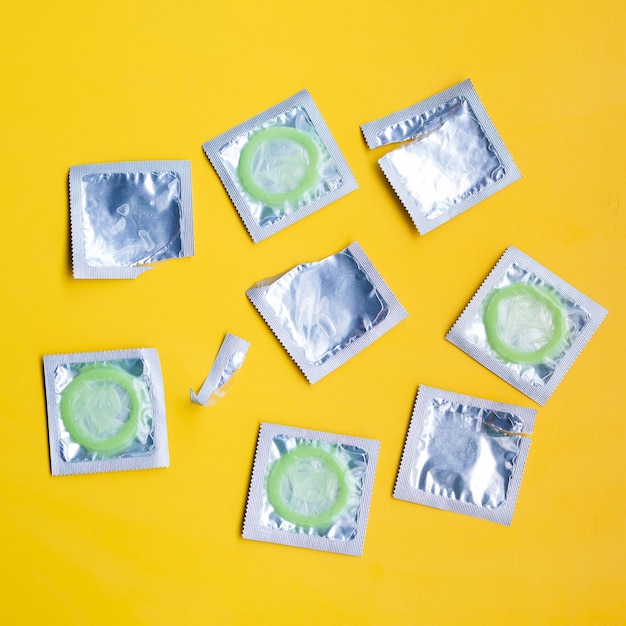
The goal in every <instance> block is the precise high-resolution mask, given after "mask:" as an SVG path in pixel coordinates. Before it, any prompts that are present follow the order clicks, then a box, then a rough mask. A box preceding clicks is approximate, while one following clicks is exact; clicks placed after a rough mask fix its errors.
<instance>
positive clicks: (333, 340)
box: [246, 242, 407, 383]
mask: <svg viewBox="0 0 626 626" xmlns="http://www.w3.org/2000/svg"><path fill="white" fill-rule="evenodd" d="M246 293H247V295H248V298H249V299H250V301H251V302H252V304H254V306H255V307H256V308H257V310H258V311H259V313H260V314H261V316H262V317H263V319H264V320H265V322H266V323H267V324H268V325H269V327H270V328H271V330H272V331H273V332H274V334H275V335H276V337H277V338H278V340H279V341H280V343H281V344H282V345H283V346H284V348H285V349H286V350H287V352H288V353H289V355H290V356H291V358H292V359H293V360H294V362H295V363H296V365H297V366H298V367H299V368H300V370H301V371H302V373H303V374H304V375H305V377H306V378H307V380H308V381H309V382H310V383H315V382H317V381H318V380H320V379H321V378H323V377H324V376H326V375H327V374H329V373H330V372H332V371H333V370H335V369H336V368H338V367H339V366H340V365H342V364H343V363H345V362H346V361H347V360H348V359H350V358H352V357H353V356H355V355H356V354H357V353H358V352H360V351H361V350H363V349H364V348H366V347H367V346H368V345H370V344H371V343H372V342H373V341H375V340H376V339H378V338H380V337H381V336H382V335H383V334H384V333H386V332H387V331H388V330H390V329H391V328H393V327H394V326H395V325H396V324H398V323H399V322H400V321H402V320H403V319H404V318H405V317H406V316H407V312H406V311H405V310H404V308H403V307H402V305H401V304H400V302H399V301H398V299H397V298H396V297H395V296H394V294H393V293H392V291H391V289H390V288H389V287H388V286H387V284H386V283H385V281H384V280H383V278H382V277H381V276H380V274H379V273H378V272H377V271H376V269H375V268H374V266H373V264H372V263H371V261H370V260H369V259H368V257H367V256H366V254H365V252H364V251H363V249H362V248H361V247H360V246H359V244H358V243H356V242H354V243H352V244H350V245H349V246H348V247H347V248H345V249H344V250H341V251H340V252H338V253H336V254H333V255H331V256H329V257H326V258H324V259H321V260H319V261H313V262H309V263H302V264H300V265H297V266H296V267H294V268H292V269H291V270H289V271H287V272H285V273H284V274H281V275H279V276H274V277H272V278H268V279H265V280H261V281H259V282H258V283H257V284H255V285H254V286H253V287H251V288H250V289H248V291H247V292H246Z"/></svg>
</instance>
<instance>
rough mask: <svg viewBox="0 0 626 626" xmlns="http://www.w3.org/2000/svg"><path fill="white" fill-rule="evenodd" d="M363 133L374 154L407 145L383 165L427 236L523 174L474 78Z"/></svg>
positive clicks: (385, 158)
mask: <svg viewBox="0 0 626 626" xmlns="http://www.w3.org/2000/svg"><path fill="white" fill-rule="evenodd" d="M361 130H362V132H363V136H364V138H365V142H366V143H367V145H368V147H369V148H371V149H374V148H377V147H379V146H386V145H388V144H390V143H397V142H407V143H405V144H404V145H403V146H401V147H400V148H396V149H395V150H392V151H390V152H388V153H387V154H385V155H384V156H383V157H382V158H380V159H379V161H378V163H379V165H380V167H381V169H382V170H383V172H384V174H385V176H386V177H387V179H388V181H389V183H390V184H391V186H392V188H393V190H394V191H395V192H396V195H397V196H398V198H399V199H400V201H401V202H402V204H403V205H404V207H405V208H406V210H407V211H408V213H409V215H410V216H411V219H412V220H413V223H414V224H415V226H416V227H417V230H418V231H419V232H420V234H422V235H424V234H425V233H427V232H429V231H431V230H433V229H434V228H436V227H437V226H440V225H441V224H443V223H445V222H447V221H448V220H450V219H452V218H453V217H455V216H457V215H459V214H460V213H462V212H463V211H466V210H467V209H469V208H470V207H472V206H474V205H475V204H477V203H478V202H480V201H481V200H484V199H485V198H487V197H488V196H490V195H492V194H493V193H495V192H496V191H500V189H502V188H503V187H506V186H507V185H510V184H511V183H512V182H514V181H515V180H517V179H518V178H520V176H521V174H520V172H519V170H518V169H517V166H516V165H515V163H514V161H513V159H512V157H511V155H510V154H509V152H508V150H507V149H506V147H505V145H504V143H503V142H502V139H501V138H500V136H499V135H498V132H497V131H496V129H495V127H494V125H493V124H492V122H491V120H490V119H489V116H488V115H487V112H486V110H485V108H484V106H483V104H482V102H481V101H480V100H479V98H478V95H477V94H476V91H475V90H474V87H473V85H472V83H471V81H470V80H465V81H463V82H461V83H459V84H458V85H455V86H454V87H451V88H450V89H446V90H445V91H442V92H441V93H439V94H437V95H435V96H432V97H430V98H428V99H426V100H424V101H422V102H419V103H417V104H414V105H413V106H410V107H408V108H406V109H402V110H401V111H397V112H395V113H392V114H391V115H387V116H386V117H383V118H381V119H379V120H375V121H373V122H368V123H367V124H363V125H362V126H361Z"/></svg>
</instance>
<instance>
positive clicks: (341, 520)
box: [260, 435, 368, 541]
mask: <svg viewBox="0 0 626 626" xmlns="http://www.w3.org/2000/svg"><path fill="white" fill-rule="evenodd" d="M303 445H313V446H317V447H320V448H322V449H323V450H325V451H326V452H331V453H332V454H333V456H334V457H335V459H336V460H337V462H338V463H340V464H341V465H342V466H344V467H345V468H346V475H345V476H346V479H347V482H348V486H349V489H350V495H349V498H348V502H347V505H346V508H345V511H344V513H343V514H342V515H341V516H340V517H338V518H337V519H336V520H335V521H334V522H333V523H332V524H331V525H330V526H328V527H325V528H318V527H303V526H297V525H295V524H293V523H292V522H289V521H287V520H285V519H283V518H282V517H281V516H280V515H278V513H277V512H276V511H275V510H274V507H273V506H272V504H271V502H270V501H269V499H268V497H267V479H268V476H269V473H270V472H271V469H272V466H273V465H274V463H276V462H277V461H278V459H280V458H281V457H282V456H283V455H285V454H287V453H288V452H290V451H292V450H295V449H296V448H297V447H299V446H303ZM367 462H368V454H367V452H366V451H365V450H363V449H362V448H359V447H357V446H349V445H343V444H331V443H328V442H324V441H317V440H310V439H303V438H299V437H290V436H288V435H284V436H283V435H279V436H276V437H274V438H273V439H272V445H271V447H270V454H269V458H268V459H267V464H266V466H265V485H264V488H263V498H262V507H261V517H260V519H261V525H262V526H264V527H266V528H272V529H278V530H282V531H286V532H290V533H298V534H307V535H313V536H317V537H326V538H327V539H334V540H338V541H350V540H351V539H354V537H355V535H356V532H357V522H358V517H359V509H360V503H361V495H362V489H363V480H364V476H365V471H366V469H367Z"/></svg>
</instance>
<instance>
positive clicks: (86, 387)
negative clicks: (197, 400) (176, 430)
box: [44, 349, 169, 475]
mask: <svg viewBox="0 0 626 626" xmlns="http://www.w3.org/2000/svg"><path fill="white" fill-rule="evenodd" d="M44 375H45V385H46V398H47V409H48V435H49V441H50V459H51V468H52V474H53V475H62V474H80V473H92V472H106V471H116V470H126V469H144V468H151V467H164V466H167V465H169V453H168V443H167V427H166V423H165V402H164V395H163V379H162V376H161V369H160V364H159V359H158V354H157V352H156V350H154V349H137V350H118V351H110V352H88V353H76V354H59V355H47V356H45V357H44Z"/></svg>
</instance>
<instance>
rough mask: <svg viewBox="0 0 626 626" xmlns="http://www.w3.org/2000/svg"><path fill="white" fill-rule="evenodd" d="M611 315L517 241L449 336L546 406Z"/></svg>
mask: <svg viewBox="0 0 626 626" xmlns="http://www.w3.org/2000/svg"><path fill="white" fill-rule="evenodd" d="M606 314H607V310H606V309H605V308H604V307H602V306H600V305H599V304H597V303H596V302H594V301H593V300H591V299H590V298H588V297H587V296H585V295H584V294H582V293H581V292H580V291H578V290H577V289H575V288H574V287H572V286H571V285H570V284H568V283H566V282H565V281H564V280H562V279H561V278H559V277H558V276H556V275H555V274H553V273H552V272H551V271H549V270H548V269H546V268H545V267H543V266H542V265H540V264H539V263H537V262H536V261H535V260H533V259H532V258H530V257H529V256H528V255H526V254H524V253H523V252H521V251H520V250H518V249H517V248H513V247H509V248H507V250H506V251H505V252H504V254H503V255H502V257H501V258H500V260H499V261H498V262H497V264H496V265H495V267H494V268H493V269H492V270H491V272H490V273H489V275H488V276H487V278H486V279H485V281H484V282H483V284H482V285H481V286H480V288H479V289H478V291H477V292H476V294H474V297H473V298H472V299H471V301H470V303H469V304H468V305H467V307H466V308H465V310H464V311H463V313H462V314H461V316H460V317H459V319H458V320H457V321H456V322H455V324H454V326H453V327H452V328H451V329H450V331H449V332H448V334H447V335H446V339H448V341H450V342H452V343H453V344H454V345H456V346H457V347H459V348H461V350H463V351H464V352H466V353H467V354H469V355H470V356H471V357H472V358H474V359H476V360H477V361H478V362H479V363H481V364H482V365H484V366H485V367H487V368H488V369H490V370H491V371H492V372H494V373H495V374H497V375H498V376H500V378H503V379H504V380H506V381H507V382H509V383H510V384H511V385H513V386H514V387H515V388H516V389H519V390H520V391H521V392H522V393H524V394H526V395H527V396H528V397H529V398H532V399H533V400H534V401H535V402H537V403H539V404H542V405H543V404H545V403H546V402H547V400H548V399H549V398H550V396H551V395H552V393H553V392H554V390H555V389H556V387H557V386H558V385H559V383H560V382H561V380H562V379H563V377H564V376H565V374H566V373H567V371H568V370H569V368H570V367H571V366H572V364H573V363H574V361H575V360H576V358H577V357H578V355H579V354H580V352H581V351H582V349H583V348H584V347H585V345H586V344H587V342H588V341H589V339H591V336H592V335H593V333H594V332H595V331H596V330H597V328H598V327H599V326H600V324H601V323H602V320H603V319H604V318H605V316H606Z"/></svg>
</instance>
